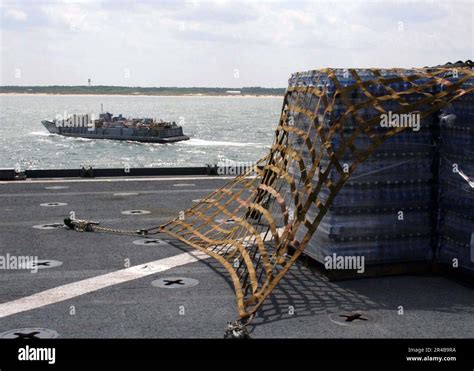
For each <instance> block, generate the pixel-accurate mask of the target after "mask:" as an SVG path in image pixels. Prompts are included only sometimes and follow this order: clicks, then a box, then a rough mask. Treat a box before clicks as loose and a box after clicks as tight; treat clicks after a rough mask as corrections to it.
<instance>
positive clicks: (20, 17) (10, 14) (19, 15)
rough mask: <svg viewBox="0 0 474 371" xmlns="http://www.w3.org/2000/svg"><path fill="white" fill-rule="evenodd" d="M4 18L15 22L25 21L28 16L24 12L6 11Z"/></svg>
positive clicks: (16, 10)
mask: <svg viewBox="0 0 474 371" xmlns="http://www.w3.org/2000/svg"><path fill="white" fill-rule="evenodd" d="M6 16H7V18H11V19H13V20H15V21H26V19H27V18H28V15H27V14H26V13H25V12H23V11H21V10H18V9H8V10H7V12H6Z"/></svg>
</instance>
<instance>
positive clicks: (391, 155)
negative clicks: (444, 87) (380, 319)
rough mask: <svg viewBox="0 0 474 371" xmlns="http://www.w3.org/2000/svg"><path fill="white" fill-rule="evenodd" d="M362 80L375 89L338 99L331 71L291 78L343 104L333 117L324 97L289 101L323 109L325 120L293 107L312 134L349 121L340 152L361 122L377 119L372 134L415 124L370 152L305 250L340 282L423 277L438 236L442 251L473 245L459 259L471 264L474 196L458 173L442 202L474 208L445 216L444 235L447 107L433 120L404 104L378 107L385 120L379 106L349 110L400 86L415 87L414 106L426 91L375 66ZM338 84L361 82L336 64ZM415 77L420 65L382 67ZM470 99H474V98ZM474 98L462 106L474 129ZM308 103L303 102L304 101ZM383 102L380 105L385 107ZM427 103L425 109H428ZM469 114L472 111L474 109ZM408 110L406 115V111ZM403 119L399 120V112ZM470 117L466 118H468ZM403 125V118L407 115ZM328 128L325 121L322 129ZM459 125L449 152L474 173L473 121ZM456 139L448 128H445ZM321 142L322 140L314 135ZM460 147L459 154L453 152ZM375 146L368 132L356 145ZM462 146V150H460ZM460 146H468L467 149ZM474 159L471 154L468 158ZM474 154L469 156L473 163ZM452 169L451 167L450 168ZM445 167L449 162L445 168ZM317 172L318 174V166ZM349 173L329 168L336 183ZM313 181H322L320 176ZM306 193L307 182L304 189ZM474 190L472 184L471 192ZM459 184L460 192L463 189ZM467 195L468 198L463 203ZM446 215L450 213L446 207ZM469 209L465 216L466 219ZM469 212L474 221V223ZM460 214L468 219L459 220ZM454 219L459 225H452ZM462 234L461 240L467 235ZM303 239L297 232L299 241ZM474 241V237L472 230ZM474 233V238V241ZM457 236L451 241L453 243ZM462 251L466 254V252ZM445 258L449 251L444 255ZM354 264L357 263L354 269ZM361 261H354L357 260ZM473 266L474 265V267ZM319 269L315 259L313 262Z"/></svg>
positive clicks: (408, 99) (297, 121)
mask: <svg viewBox="0 0 474 371" xmlns="http://www.w3.org/2000/svg"><path fill="white" fill-rule="evenodd" d="M356 71H357V75H358V76H359V77H360V79H361V80H362V81H371V82H370V83H367V84H366V85H363V86H359V87H358V88H356V89H353V90H351V92H350V96H349V95H346V97H340V96H335V95H334V91H335V86H334V82H333V79H331V78H329V76H325V75H324V73H321V72H320V71H314V72H308V73H303V74H295V75H293V76H292V77H291V78H290V81H289V85H290V87H291V86H309V87H311V86H314V87H316V88H318V87H319V88H320V89H323V88H325V89H326V91H327V94H326V99H327V100H332V101H335V102H336V103H339V104H336V105H335V107H334V109H333V110H332V112H330V114H329V115H328V114H327V112H326V113H325V106H324V102H322V101H323V99H320V100H318V101H316V100H315V99H310V98H309V97H308V98H305V97H301V94H300V95H299V96H298V95H294V96H291V97H290V98H289V103H290V106H291V104H292V103H296V102H297V103H298V105H299V106H301V105H306V108H307V109H308V110H310V111H315V112H317V115H316V121H317V125H314V124H313V123H312V122H310V121H309V120H307V119H306V118H305V117H304V116H303V115H301V114H299V113H298V112H290V116H291V118H292V121H293V122H294V125H295V126H296V128H298V129H301V130H303V131H305V132H309V133H310V137H312V138H317V131H318V130H324V131H326V132H327V135H328V136H329V135H331V127H332V126H334V125H335V124H337V125H341V126H342V127H343V130H342V134H341V135H339V134H338V135H336V136H333V137H332V138H331V146H332V148H330V150H332V151H334V152H336V151H338V150H339V149H340V147H341V146H342V145H343V144H344V138H348V137H350V136H351V135H352V134H353V133H354V132H355V130H356V129H357V125H358V123H359V122H360V119H362V120H363V121H365V122H367V121H369V120H373V121H374V122H376V124H374V125H372V126H371V131H372V132H377V133H381V132H383V131H384V130H386V125H387V122H390V120H392V122H393V119H394V118H395V119H397V120H398V119H400V120H401V119H406V120H407V121H406V122H405V124H406V125H407V126H408V127H407V128H406V129H405V130H404V131H402V132H401V133H399V134H397V135H395V136H392V137H389V138H388V139H387V140H386V141H385V142H384V143H383V144H382V145H381V146H380V147H378V149H376V150H375V151H374V152H373V153H372V154H371V155H370V156H369V158H368V159H367V160H366V161H365V162H362V163H361V164H360V165H359V166H358V167H357V169H356V170H355V172H354V173H353V174H352V175H351V177H350V178H349V180H348V181H347V182H346V184H345V185H344V187H343V188H342V189H341V190H340V191H339V193H338V194H337V196H336V197H335V198H334V200H333V202H332V205H331V206H330V208H329V209H328V211H327V212H326V214H325V216H324V218H323V219H322V221H321V223H320V225H319V227H318V230H317V231H316V233H315V234H314V235H313V237H312V238H311V240H310V242H309V244H308V246H307V247H306V250H305V251H304V254H306V255H307V256H308V257H310V258H311V259H313V260H314V261H316V262H317V263H316V266H319V267H320V268H321V269H322V271H323V272H324V273H325V274H326V275H327V276H328V277H329V278H333V279H338V278H349V277H357V276H367V275H369V276H370V275H384V274H397V273H420V272H426V271H429V270H431V267H432V263H433V256H434V251H435V247H436V245H437V244H438V238H439V237H440V240H443V239H444V241H445V242H442V241H441V248H440V256H446V254H448V255H450V254H451V255H452V249H453V247H452V244H453V243H454V241H456V243H458V244H459V243H461V244H463V246H464V247H465V249H464V250H462V249H460V248H459V247H458V248H456V253H457V255H459V256H460V257H459V259H460V260H463V263H462V264H464V266H465V265H466V264H465V263H464V262H466V259H467V258H469V257H468V256H467V248H466V246H467V245H466V244H468V243H469V242H468V238H467V231H469V230H471V233H472V230H473V224H474V223H473V219H472V218H473V217H474V194H473V189H472V188H470V187H469V186H468V185H467V183H466V181H465V180H463V179H462V178H461V177H460V175H459V174H453V173H452V171H451V173H449V179H451V178H453V179H451V180H449V181H448V178H447V177H446V176H444V175H443V174H441V178H442V181H444V184H445V185H447V184H448V183H449V182H451V183H453V184H454V186H443V185H442V186H441V189H442V190H443V191H444V193H443V196H442V197H441V200H442V202H444V203H447V204H449V205H450V206H449V207H450V208H452V207H454V208H456V207H455V206H454V205H456V203H458V204H459V203H460V202H464V203H466V207H469V208H470V209H469V210H470V211H469V212H467V211H466V212H464V213H460V212H459V209H457V211H456V212H457V213H456V217H454V214H453V213H454V211H455V210H453V211H452V212H451V211H450V212H451V213H448V210H450V209H449V207H448V208H445V209H443V210H445V211H443V212H444V219H443V220H444V224H443V223H441V225H442V228H443V231H444V232H443V233H442V234H441V235H440V236H438V220H437V219H438V212H439V211H438V181H437V180H438V160H437V148H436V146H435V144H436V141H435V138H436V136H437V132H436V128H437V126H438V121H439V117H438V116H439V112H434V113H433V114H432V115H430V116H427V117H425V118H420V117H419V116H417V113H416V112H413V113H411V114H412V115H413V116H411V117H410V116H405V117H401V115H400V114H399V113H397V112H399V110H400V108H401V106H400V104H399V103H398V102H396V101H395V100H390V99H387V100H382V101H379V102H378V103H379V104H380V107H382V108H383V110H384V111H385V112H386V113H387V114H386V115H385V116H384V115H383V114H381V111H380V110H378V109H376V108H375V107H374V108H372V107H370V108H367V107H366V108H364V109H360V110H356V111H353V112H352V113H350V114H347V108H348V103H350V104H351V105H353V106H354V105H357V104H358V103H359V102H363V101H364V100H367V99H370V96H374V97H380V96H384V95H389V94H390V93H391V92H398V93H399V92H406V94H405V95H404V103H405V104H407V105H408V104H410V103H414V102H417V101H420V92H412V91H410V89H411V88H412V87H413V85H412V84H411V83H409V82H405V81H403V82H400V81H396V82H394V83H393V84H388V85H385V86H384V85H382V84H377V83H374V82H373V80H374V75H373V74H372V71H370V70H356ZM335 72H336V77H337V81H338V83H339V84H340V85H339V89H340V88H341V87H343V88H344V87H346V86H351V85H353V84H354V83H355V82H356V81H355V80H354V79H353V78H352V74H350V73H348V72H347V70H336V71H335ZM412 73H415V72H414V71H411V70H386V71H381V76H383V77H384V78H391V77H393V78H396V77H398V76H400V75H401V74H405V75H410V74H412ZM440 89H441V88H440V86H439V85H436V84H433V86H432V87H431V88H430V90H429V91H425V92H424V93H438V92H439V91H440ZM469 99H470V101H469ZM472 99H473V95H472V94H471V95H468V96H466V97H465V98H463V100H460V101H459V103H457V102H456V104H453V106H452V107H451V108H452V109H454V110H458V111H462V114H463V115H464V116H463V117H465V118H466V119H467V117H468V116H469V115H470V124H471V125H470V126H472V125H473V124H474V115H473V110H474V105H473V102H472ZM302 101H304V103H302ZM380 107H379V108H380ZM420 108H421V107H420ZM469 110H470V111H469ZM405 113H406V112H405ZM397 115H398V116H397ZM461 116H462V115H461ZM398 122H399V123H400V121H398ZM318 126H319V127H318ZM467 126H468V124H467V121H466V124H465V127H464V129H456V130H457V131H456V133H457V134H453V133H451V131H452V130H453V129H449V130H451V131H450V132H449V133H450V134H449V136H448V138H450V139H447V140H446V143H445V149H444V152H443V153H444V154H446V155H448V154H449V156H450V157H451V158H453V156H460V157H462V158H463V159H464V161H462V163H463V164H465V163H466V162H467V163H469V161H470V165H464V169H465V172H466V173H467V174H473V173H474V171H473V170H474V161H473V159H474V137H473V136H472V134H473V133H474V126H473V127H472V128H471V129H470V130H466V127H467ZM443 130H444V131H443V133H445V135H447V133H448V132H447V130H448V129H447V128H444V129H443ZM289 141H290V143H292V145H293V146H296V145H298V141H301V138H300V137H298V136H290V138H289ZM314 142H316V146H317V145H318V143H319V142H318V141H317V140H315V141H314ZM448 143H449V145H450V146H452V147H455V148H456V151H457V152H453V151H451V150H450V149H449V146H448ZM371 144H372V142H371V136H370V133H368V134H367V135H362V136H360V137H359V139H357V141H356V142H355V147H356V148H367V147H368V146H370V145H371ZM461 145H463V146H461ZM326 147H327V146H321V148H317V150H319V151H321V152H324V151H328V149H327V148H326ZM459 147H460V148H459ZM301 148H302V151H301V153H302V154H303V156H306V157H304V161H305V163H306V164H307V165H308V164H309V165H310V164H311V161H312V159H311V158H310V156H309V151H306V150H305V148H304V145H303V143H301ZM344 153H345V154H347V156H346V155H345V156H343V161H342V162H341V164H340V165H341V166H342V168H347V169H349V168H350V166H351V165H352V161H354V155H353V152H352V151H349V150H347V152H344ZM469 156H470V157H469ZM468 158H470V160H467V161H466V159H468ZM330 164H331V159H330V158H329V157H328V158H327V159H325V158H324V157H323V160H322V161H321V164H320V166H322V167H326V166H329V165H330ZM443 166H445V165H443ZM442 169H443V167H442ZM292 174H293V175H294V177H295V180H296V181H297V183H298V180H299V179H300V178H299V176H298V174H299V172H298V169H297V168H296V166H293V167H292ZM316 174H318V173H317V172H316ZM339 178H340V172H338V171H337V170H336V169H335V168H334V170H331V171H330V172H329V179H331V180H332V181H334V182H337V180H338V179H339ZM313 182H314V183H315V184H316V183H317V182H318V177H317V175H316V176H315V177H314V179H313ZM298 187H299V189H302V188H303V185H298ZM468 188H470V189H468ZM458 190H459V191H458ZM329 195H330V191H329V189H325V188H324V187H323V188H322V189H321V192H320V194H319V199H320V200H321V202H322V203H323V204H324V203H325V201H326V200H327V197H329ZM449 195H452V196H454V195H455V196H456V198H457V201H455V202H452V201H451V199H449V197H448V196H449ZM461 199H462V200H463V201H460V200H461ZM443 212H442V213H443ZM318 213H319V210H318V209H311V208H310V209H309V210H308V213H307V216H308V218H309V219H313V218H315V217H316V216H317V215H318ZM460 214H462V215H460ZM468 217H470V218H471V219H469V218H468ZM459 218H461V220H462V223H461V222H459ZM453 224H455V225H456V228H454V229H453ZM458 232H459V233H461V234H462V236H463V237H459V233H458ZM301 237H302V233H297V235H296V239H299V238H301ZM469 238H471V237H470V235H469ZM473 238H474V237H473ZM448 241H449V242H448ZM472 243H474V241H473V242H472ZM461 250H462V254H461ZM443 254H444V255H443ZM348 264H349V266H348ZM350 264H353V265H354V264H355V266H350ZM471 264H472V263H471ZM313 265H314V264H313Z"/></svg>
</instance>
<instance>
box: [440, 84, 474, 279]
mask: <svg viewBox="0 0 474 371" xmlns="http://www.w3.org/2000/svg"><path fill="white" fill-rule="evenodd" d="M469 83H470V84H471V85H472V84H473V83H474V81H468V82H467V83H466V84H469ZM440 117H441V120H440V129H441V130H440V133H441V135H440V145H439V148H440V173H439V183H440V185H439V189H440V195H439V206H440V220H439V241H438V250H437V260H438V261H439V262H440V263H442V264H443V265H444V266H445V267H449V268H450V269H451V270H452V271H456V270H459V271H464V272H465V273H468V274H471V275H473V276H474V179H473V178H472V175H473V174H474V95H473V94H470V95H465V96H463V97H461V98H460V99H459V100H457V101H455V102H453V103H452V104H451V105H449V106H447V107H446V108H445V109H443V111H442V114H441V116H440Z"/></svg>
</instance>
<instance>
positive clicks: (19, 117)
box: [0, 95, 282, 170]
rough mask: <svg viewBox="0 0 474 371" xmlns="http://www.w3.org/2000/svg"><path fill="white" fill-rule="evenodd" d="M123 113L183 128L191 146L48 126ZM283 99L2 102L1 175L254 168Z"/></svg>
mask: <svg viewBox="0 0 474 371" xmlns="http://www.w3.org/2000/svg"><path fill="white" fill-rule="evenodd" d="M101 103H103V105H104V111H109V112H113V113H114V114H119V113H122V114H123V115H124V116H126V117H156V118H162V119H163V120H171V121H176V122H178V121H179V120H180V118H181V119H182V120H183V121H184V124H183V128H184V132H185V134H187V135H189V136H190V137H191V140H189V141H185V142H179V143H175V144H150V143H133V142H121V141H111V140H92V139H81V138H66V137H61V136H58V135H53V134H49V133H48V132H47V130H46V129H45V128H43V126H42V125H41V120H43V119H53V118H55V117H56V116H57V115H58V114H60V115H64V114H65V113H67V114H74V113H86V112H90V113H95V114H96V115H98V114H99V113H100V104H101ZM281 104H282V98H273V97H268V98H239V97H145V96H53V95H51V96H35V95H28V96H21V95H15V96H7V95H4V96H0V168H1V167H14V166H17V165H18V164H19V165H20V168H21V169H22V170H25V169H61V168H63V169H64V168H78V167H80V166H81V165H92V166H94V167H95V168H106V167H124V166H127V165H128V166H130V167H160V166H203V165H205V164H214V163H218V162H219V161H226V160H228V161H245V162H247V161H255V160H257V159H258V158H260V157H261V156H263V155H264V154H266V153H267V152H268V148H269V146H270V145H271V143H272V140H273V135H274V129H275V128H276V125H277V123H278V118H279V115H280V110H281Z"/></svg>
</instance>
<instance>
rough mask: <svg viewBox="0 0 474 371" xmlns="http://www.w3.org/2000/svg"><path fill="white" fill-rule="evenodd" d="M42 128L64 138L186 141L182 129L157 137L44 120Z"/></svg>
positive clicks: (160, 141)
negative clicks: (65, 124)
mask: <svg viewBox="0 0 474 371" xmlns="http://www.w3.org/2000/svg"><path fill="white" fill-rule="evenodd" d="M41 123H42V124H43V126H44V127H45V128H46V129H47V130H48V131H49V132H50V133H52V134H58V135H62V136H65V137H73V138H87V139H110V140H124V141H134V142H146V143H173V142H180V141H182V140H188V139H189V137H188V136H187V135H183V133H182V129H181V128H177V129H167V130H163V132H162V133H160V135H159V136H152V135H140V134H142V132H143V133H145V131H143V130H136V129H126V128H104V129H102V128H100V129H89V128H87V127H58V126H56V125H55V123H54V122H51V121H47V120H44V121H42V122H41Z"/></svg>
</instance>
